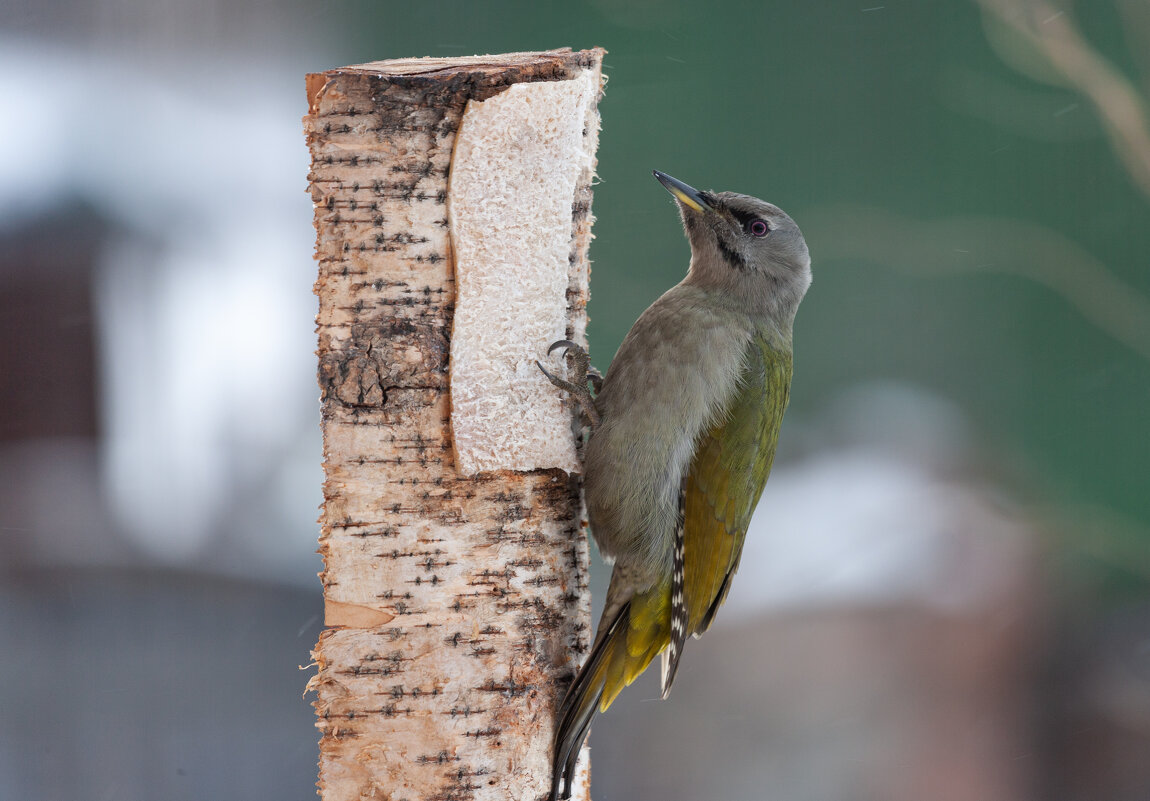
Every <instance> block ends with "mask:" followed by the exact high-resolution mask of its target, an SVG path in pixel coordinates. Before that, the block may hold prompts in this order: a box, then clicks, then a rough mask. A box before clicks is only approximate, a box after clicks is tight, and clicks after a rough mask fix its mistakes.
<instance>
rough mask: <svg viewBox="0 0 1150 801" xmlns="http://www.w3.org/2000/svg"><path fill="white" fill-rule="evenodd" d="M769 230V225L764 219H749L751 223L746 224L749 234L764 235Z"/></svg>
mask: <svg viewBox="0 0 1150 801" xmlns="http://www.w3.org/2000/svg"><path fill="white" fill-rule="evenodd" d="M770 230H771V227H770V226H769V225H767V223H766V222H765V221H764V220H751V224H750V225H748V226H747V231H749V232H750V234H751V236H766V235H767V234H768V233H770Z"/></svg>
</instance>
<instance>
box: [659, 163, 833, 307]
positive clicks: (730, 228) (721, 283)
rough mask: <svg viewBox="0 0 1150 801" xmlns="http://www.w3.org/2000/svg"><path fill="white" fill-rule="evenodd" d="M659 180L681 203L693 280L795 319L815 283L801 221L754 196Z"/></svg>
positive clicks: (661, 176) (662, 177)
mask: <svg viewBox="0 0 1150 801" xmlns="http://www.w3.org/2000/svg"><path fill="white" fill-rule="evenodd" d="M655 177H656V178H658V179H659V183H661V184H663V186H664V187H666V189H667V191H669V192H670V193H671V194H672V195H674V197H675V200H677V201H678V203H679V211H680V213H681V214H682V216H683V227H684V228H685V229H686V231H687V239H688V240H690V243H691V270H690V273H689V275H688V277H687V281H688V282H689V283H692V284H695V285H697V286H701V287H704V288H708V289H717V290H720V291H722V292H723V293H724V294H726V295H728V296H729V297H731V298H732V299H733V300H735V301H737V302H740V304H744V303H745V304H746V305H748V306H749V307H751V308H752V309H754V310H756V311H762V312H766V313H769V314H771V315H772V316H779V317H784V318H785V317H789V318H790V319H793V318H794V312H795V310H796V309H797V308H798V305H799V301H800V300H802V298H803V295H804V293H806V291H807V287H809V286H810V284H811V257H810V253H809V252H808V251H807V243H806V240H805V239H803V234H802V231H800V230H799V227H798V225H796V224H795V221H794V220H792V219H791V218H790V216H789V215H788V214H787V213H786V212H785V211H783V210H782V209H780V208H779V207H778V206H775V205H773V204H771V203H767V202H766V201H765V200H759V199H758V198H756V197H751V196H750V195H740V194H737V193H735V192H701V191H699V190H697V189H694V188H693V187H691V186H688V185H687V184H685V183H683V182H682V181H680V180H678V179H676V178H672V177H671V176H670V175H667V174H665V173H661V172H659V171H658V170H655Z"/></svg>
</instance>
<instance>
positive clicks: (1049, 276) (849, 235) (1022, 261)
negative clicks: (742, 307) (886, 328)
mask: <svg viewBox="0 0 1150 801" xmlns="http://www.w3.org/2000/svg"><path fill="white" fill-rule="evenodd" d="M804 219H805V223H804V228H806V229H810V230H811V231H812V232H814V236H812V239H814V240H818V241H821V242H822V245H821V246H820V248H819V258H820V260H831V259H865V260H867V261H873V262H875V263H879V264H886V265H890V266H891V267H896V268H898V269H902V270H905V271H906V272H908V273H913V274H915V275H919V276H922V275H928V274H931V273H934V274H948V273H951V274H957V273H969V272H999V273H1013V274H1015V275H1020V276H1023V277H1025V278H1028V279H1030V280H1032V281H1034V282H1036V283H1039V284H1042V285H1043V286H1046V287H1048V288H1049V289H1051V290H1053V291H1054V292H1056V293H1057V294H1059V295H1061V296H1062V297H1063V298H1064V299H1065V300H1066V301H1067V302H1069V303H1070V304H1071V305H1072V306H1073V307H1074V308H1075V309H1076V310H1077V311H1078V312H1079V313H1080V314H1081V315H1082V316H1083V317H1085V318H1086V319H1087V320H1088V321H1089V322H1091V323H1092V324H1094V325H1095V326H1096V327H1098V328H1099V329H1101V330H1103V331H1105V332H1106V333H1107V334H1109V335H1110V336H1112V337H1114V339H1116V340H1118V341H1119V342H1121V343H1122V344H1124V345H1126V346H1127V347H1128V348H1130V349H1131V350H1133V351H1134V352H1135V353H1137V354H1138V355H1140V356H1141V357H1142V358H1144V359H1146V360H1147V361H1150V300H1148V299H1147V298H1145V297H1143V296H1142V295H1140V294H1139V293H1138V292H1137V290H1135V289H1134V288H1133V287H1131V286H1130V285H1129V284H1127V283H1126V282H1124V281H1123V280H1122V279H1120V278H1118V277H1117V276H1116V275H1115V274H1114V273H1113V272H1111V271H1110V270H1108V269H1107V268H1106V266H1105V265H1103V264H1102V263H1100V262H1099V261H1098V260H1097V259H1095V258H1094V257H1093V256H1091V255H1090V254H1089V253H1087V252H1086V251H1084V250H1083V249H1082V248H1080V247H1079V246H1078V245H1076V244H1075V243H1074V242H1072V241H1070V240H1069V239H1067V238H1066V237H1064V236H1062V235H1061V234H1059V233H1058V232H1057V231H1054V230H1052V229H1050V228H1045V227H1043V226H1040V225H1035V224H1033V223H1028V222H1023V221H1020V220H1003V219H997V218H992V217H951V218H948V219H945V220H934V221H925V222H924V221H916V220H910V219H907V218H905V217H900V216H899V215H896V214H892V213H890V212H887V211H884V210H882V209H878V208H873V207H868V206H831V207H823V208H821V209H817V210H814V211H812V212H810V213H808V214H807V215H806V217H805V218H804ZM820 230H821V231H824V232H826V233H825V234H823V235H822V236H821V237H820V236H819V235H818V231H820Z"/></svg>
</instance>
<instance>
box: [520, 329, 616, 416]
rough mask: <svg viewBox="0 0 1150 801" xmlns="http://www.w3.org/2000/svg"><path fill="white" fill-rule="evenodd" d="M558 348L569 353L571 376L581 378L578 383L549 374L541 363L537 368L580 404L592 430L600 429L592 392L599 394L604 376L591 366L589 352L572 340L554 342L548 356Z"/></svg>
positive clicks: (548, 350) (537, 363)
mask: <svg viewBox="0 0 1150 801" xmlns="http://www.w3.org/2000/svg"><path fill="white" fill-rule="evenodd" d="M558 348H563V349H564V350H566V351H567V356H568V357H569V358H570V359H571V374H572V375H574V376H579V377H580V379H579V381H578V383H576V382H574V381H566V380H564V379H562V378H560V377H559V376H557V375H554V374H552V373H550V372H548V370H547V368H546V367H544V366H543V365H541V364H540V363H539V362H535V366H536V367H538V368H539V369H540V370H542V371H543V375H545V376H547V380H548V381H550V382H551V383H552V384H554V385H555V386H557V387H559V389H561V390H563V391H564V392H567V393H570V395H571V397H573V398H575V400H577V401H578V402H579V406H580V408H581V409H583V414H585V415H586V416H587V420H588V421H589V422H590V423H591V430H592V431H594V430H595V429H596V428H598V427H599V410H598V409H596V408H595V396H594V395H592V394H591V390H592V389H594V391H595V394H596V395H597V394H598V393H599V390H600V389H602V387H603V376H602V375H601V374H600V373H599V371H598V370H596V369H595V368H594V367H592V366H591V359H590V357H589V356H588V355H587V351H585V350H583V348H581V347H579V346H578V345H576V344H575V343H574V342H572V341H571V340H569V339H561V340H559V341H558V342H553V343H552V344H551V347H549V348H548V349H547V355H548V356H550V355H551V354H552V352H554V351H555V350H556V349H558ZM588 385H590V387H589V386H588Z"/></svg>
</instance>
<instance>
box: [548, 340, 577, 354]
mask: <svg viewBox="0 0 1150 801" xmlns="http://www.w3.org/2000/svg"><path fill="white" fill-rule="evenodd" d="M556 348H576V349H578V350H583V349H582V348H580V347H579V346H578V345H576V344H575V343H574V342H572V341H571V340H569V339H561V340H559V341H558V342H552V343H551V347H549V348H548V349H547V355H548V356H550V355H551V354H552V353H553V352H554V350H555V349H556Z"/></svg>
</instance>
